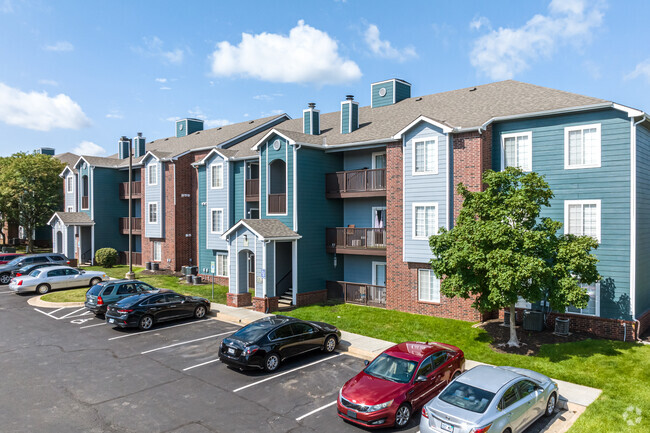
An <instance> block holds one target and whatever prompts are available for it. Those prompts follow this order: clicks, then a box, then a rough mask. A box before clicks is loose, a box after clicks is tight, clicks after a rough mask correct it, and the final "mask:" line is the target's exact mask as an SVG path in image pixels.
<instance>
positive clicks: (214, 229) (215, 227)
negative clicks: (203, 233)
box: [210, 209, 223, 233]
mask: <svg viewBox="0 0 650 433" xmlns="http://www.w3.org/2000/svg"><path fill="white" fill-rule="evenodd" d="M210 215H211V219H210V221H211V223H210V233H223V209H211V210H210Z"/></svg>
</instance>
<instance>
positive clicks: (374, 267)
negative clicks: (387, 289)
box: [372, 262, 388, 287]
mask: <svg viewBox="0 0 650 433" xmlns="http://www.w3.org/2000/svg"><path fill="white" fill-rule="evenodd" d="M377 266H384V268H385V272H386V277H385V278H386V279H388V266H386V262H372V285H373V286H376V285H377ZM386 283H388V281H386ZM380 287H381V286H380Z"/></svg>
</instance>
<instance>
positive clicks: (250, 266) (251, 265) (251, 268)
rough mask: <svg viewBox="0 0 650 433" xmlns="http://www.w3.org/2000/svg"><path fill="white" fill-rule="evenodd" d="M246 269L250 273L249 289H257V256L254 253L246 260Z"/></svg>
mask: <svg viewBox="0 0 650 433" xmlns="http://www.w3.org/2000/svg"><path fill="white" fill-rule="evenodd" d="M246 269H247V271H248V288H249V289H254V288H255V255H254V254H253V253H248V257H247V260H246Z"/></svg>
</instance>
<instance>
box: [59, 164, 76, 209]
mask: <svg viewBox="0 0 650 433" xmlns="http://www.w3.org/2000/svg"><path fill="white" fill-rule="evenodd" d="M69 177H71V178H72V192H68V178H69ZM64 179H65V185H64V187H63V197H64V205H63V210H64V211H65V212H67V211H68V206H72V212H77V209H79V207H78V205H79V204H78V203H77V200H76V197H77V189H78V188H79V185H78V184H77V176H76V175H75V174H74V173H68V175H67V176H66V177H65V178H64Z"/></svg>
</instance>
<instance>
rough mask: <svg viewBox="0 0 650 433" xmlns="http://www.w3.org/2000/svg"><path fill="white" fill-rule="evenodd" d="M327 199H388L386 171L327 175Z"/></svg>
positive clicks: (358, 171) (356, 171) (357, 171)
mask: <svg viewBox="0 0 650 433" xmlns="http://www.w3.org/2000/svg"><path fill="white" fill-rule="evenodd" d="M325 197H327V198H355V197H386V169H385V168H377V169H372V170H369V169H363V170H349V171H338V172H336V173H327V174H325Z"/></svg>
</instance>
